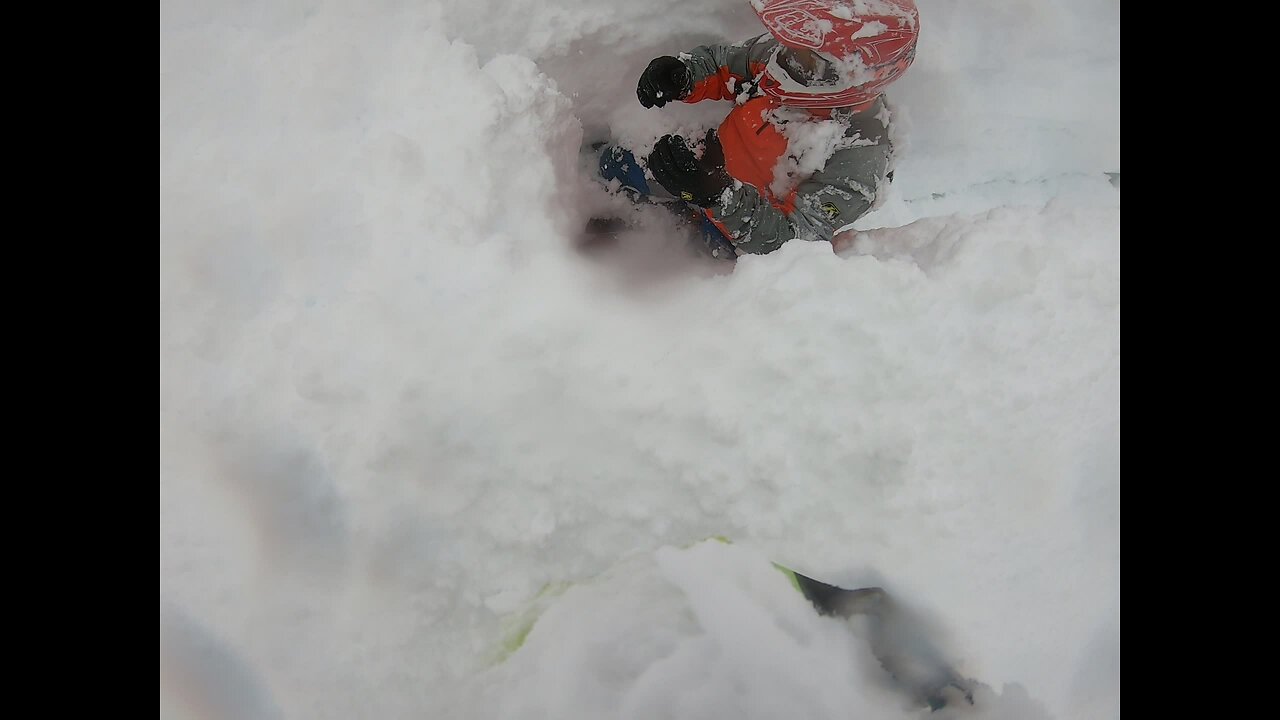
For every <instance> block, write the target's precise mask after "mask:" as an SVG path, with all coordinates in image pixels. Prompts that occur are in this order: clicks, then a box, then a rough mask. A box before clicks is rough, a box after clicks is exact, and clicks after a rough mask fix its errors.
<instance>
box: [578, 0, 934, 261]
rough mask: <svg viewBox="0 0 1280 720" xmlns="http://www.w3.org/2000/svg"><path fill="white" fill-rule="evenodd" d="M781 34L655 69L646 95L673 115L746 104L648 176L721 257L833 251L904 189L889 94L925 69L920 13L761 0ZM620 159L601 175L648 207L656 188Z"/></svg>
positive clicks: (674, 140)
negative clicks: (793, 247)
mask: <svg viewBox="0 0 1280 720" xmlns="http://www.w3.org/2000/svg"><path fill="white" fill-rule="evenodd" d="M751 5H752V7H753V9H754V10H755V12H756V14H757V15H758V16H759V17H760V20H761V22H762V23H763V24H764V26H765V28H766V29H767V30H768V32H766V33H764V34H762V35H760V36H758V37H755V38H751V39H749V40H747V41H745V42H743V43H741V44H739V45H704V46H700V47H696V48H694V49H692V50H690V51H688V52H684V53H680V54H679V56H669V55H668V56H663V57H659V58H656V59H654V60H653V61H652V62H650V63H649V65H648V67H647V68H645V70H644V73H643V74H642V75H641V76H640V80H639V83H638V84H637V88H636V95H637V97H638V98H639V100H640V104H641V105H643V106H644V107H646V108H651V107H659V108H661V107H663V106H664V105H665V104H666V103H668V102H675V101H680V102H686V103H696V102H701V101H703V100H733V101H734V102H735V107H734V108H733V110H731V111H730V112H729V114H728V116H727V117H726V118H725V119H724V122H722V123H721V124H720V127H719V128H718V129H717V130H712V131H710V132H708V133H707V135H706V137H705V138H704V139H703V140H702V142H701V143H697V144H693V143H690V142H689V141H687V140H686V139H685V138H683V137H680V136H679V135H666V136H664V137H662V138H661V139H659V140H658V142H657V144H656V145H655V146H654V148H653V151H652V152H651V153H650V154H649V155H648V157H647V158H645V162H644V163H643V164H644V165H645V166H646V167H647V168H648V171H649V175H650V176H651V177H652V179H653V180H655V181H656V182H657V184H658V185H660V186H661V187H662V188H663V189H665V190H666V191H667V192H669V193H670V194H671V195H672V196H673V197H674V198H680V199H682V200H684V201H685V202H686V203H689V204H690V205H692V206H694V207H695V208H696V210H697V212H698V213H699V215H700V216H701V218H702V225H703V236H704V239H705V240H706V241H707V243H708V246H709V250H710V252H711V254H712V255H713V256H715V257H736V256H737V255H741V254H744V253H756V254H763V253H769V252H772V251H774V250H777V249H778V248H779V247H781V246H782V244H783V243H785V242H787V241H789V240H794V239H797V238H799V239H802V240H826V241H828V242H830V241H832V239H833V238H834V237H835V236H836V235H838V234H839V233H840V232H841V231H842V230H844V229H847V228H848V227H849V226H850V225H851V224H852V223H853V222H854V220H857V219H858V218H859V217H861V216H862V215H864V214H865V213H866V212H867V211H869V210H871V209H872V208H873V207H875V206H876V203H877V200H878V199H879V198H880V197H881V193H882V191H883V190H884V187H885V185H886V184H887V183H888V181H889V180H890V179H891V155H892V147H891V145H890V141H889V110H888V108H887V107H886V105H885V100H884V95H883V93H884V91H885V88H886V87H888V86H889V85H890V84H891V83H893V82H894V81H895V80H897V79H898V78H900V77H902V75H903V73H904V72H906V70H907V68H908V67H910V65H911V62H912V60H914V59H915V52H916V39H917V37H918V35H919V30H920V22H919V13H918V11H917V10H916V7H915V2H914V0H751ZM635 166H636V163H635V158H634V157H633V156H632V155H631V153H629V152H628V151H627V150H625V149H622V148H619V147H611V148H607V149H606V150H605V152H604V153H603V154H602V156H601V173H602V175H604V177H605V178H606V179H611V178H618V179H620V180H621V181H622V184H623V185H624V186H626V187H629V188H630V189H632V190H634V191H636V192H638V193H640V194H641V195H648V194H649V193H650V186H649V184H648V177H646V176H644V175H643V174H642V173H640V172H638V171H637V170H636V169H635Z"/></svg>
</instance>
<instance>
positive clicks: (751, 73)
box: [680, 33, 778, 103]
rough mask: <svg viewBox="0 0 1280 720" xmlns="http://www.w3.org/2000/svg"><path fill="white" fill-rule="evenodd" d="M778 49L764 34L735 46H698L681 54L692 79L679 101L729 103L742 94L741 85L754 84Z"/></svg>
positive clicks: (770, 38)
mask: <svg viewBox="0 0 1280 720" xmlns="http://www.w3.org/2000/svg"><path fill="white" fill-rule="evenodd" d="M777 46H778V43H777V41H776V40H774V39H773V38H772V37H771V36H770V35H769V34H767V33H766V34H764V35H760V36H758V37H754V38H751V39H750V40H747V41H745V42H742V43H739V44H737V45H700V46H698V47H696V48H694V49H692V50H690V51H688V52H683V53H680V60H681V62H683V63H684V64H685V67H687V68H689V75H690V78H691V82H690V90H689V94H688V95H686V96H684V97H682V98H681V100H682V101H683V102H687V103H696V102H700V101H702V100H732V99H733V98H735V97H737V96H738V95H739V94H740V93H741V92H742V91H743V83H751V82H754V81H755V78H756V77H758V76H759V75H760V73H762V72H764V68H765V65H767V64H768V63H769V53H771V52H773V49H774V48H775V47H777Z"/></svg>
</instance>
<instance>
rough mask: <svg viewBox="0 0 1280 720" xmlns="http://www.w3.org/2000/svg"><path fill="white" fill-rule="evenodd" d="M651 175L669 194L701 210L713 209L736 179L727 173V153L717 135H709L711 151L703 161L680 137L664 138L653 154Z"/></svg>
mask: <svg viewBox="0 0 1280 720" xmlns="http://www.w3.org/2000/svg"><path fill="white" fill-rule="evenodd" d="M649 172H651V173H653V178H654V179H655V180H657V181H658V184H659V185H661V186H662V187H664V188H666V189H667V192H669V193H671V194H672V195H675V196H676V197H678V198H681V199H682V200H685V201H687V202H691V203H694V204H695V205H698V206H700V207H710V206H711V205H712V204H713V203H715V202H717V201H718V200H719V199H720V195H721V194H722V193H723V192H724V189H725V188H727V187H729V185H731V184H732V183H733V178H732V177H730V176H729V173H727V172H725V169H724V149H723V148H721V147H720V140H719V138H717V137H716V135H715V131H714V130H712V131H710V132H708V133H707V149H706V151H705V152H704V153H702V159H701V160H699V159H698V158H697V157H695V156H694V154H693V150H691V149H690V148H689V145H688V144H687V143H686V142H685V139H684V138H682V137H680V136H679V135H664V136H662V138H661V139H659V140H658V143H657V144H656V145H654V146H653V152H651V153H649Z"/></svg>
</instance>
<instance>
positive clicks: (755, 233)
mask: <svg viewBox="0 0 1280 720" xmlns="http://www.w3.org/2000/svg"><path fill="white" fill-rule="evenodd" d="M888 161H889V150H888V144H887V141H884V142H882V143H881V144H871V145H862V146H855V147H850V148H845V149H842V150H838V151H836V152H835V153H834V154H832V156H831V157H830V159H828V160H827V164H826V167H825V168H823V169H822V170H821V171H819V172H816V173H814V174H813V175H812V176H810V177H809V178H808V179H806V180H805V181H803V182H801V183H800V185H799V186H797V187H796V189H795V191H794V192H793V193H792V194H791V195H790V196H788V197H787V198H786V200H784V201H782V202H779V203H777V204H774V203H771V202H770V201H769V200H768V199H767V198H766V197H765V196H764V195H763V194H761V192H760V191H759V190H757V189H756V188H754V187H752V186H751V185H745V184H739V185H738V186H737V187H736V188H731V189H728V190H727V191H726V192H725V193H723V194H722V195H721V196H720V198H719V201H718V202H715V203H712V204H710V205H709V206H707V216H708V217H709V218H710V219H711V220H712V221H713V222H715V223H716V224H717V225H719V226H720V228H721V229H722V230H723V231H724V232H725V234H727V235H728V236H729V239H730V241H732V242H733V244H734V246H736V247H737V248H738V249H739V250H741V251H742V252H743V253H752V254H757V255H762V254H765V253H770V252H773V251H774V250H777V249H778V248H780V247H782V244H783V243H785V242H787V241H789V240H795V239H797V238H799V239H801V240H826V241H828V242H830V241H831V238H832V237H833V236H834V235H835V234H836V233H837V232H838V231H840V230H841V229H843V228H845V227H847V226H848V225H851V224H852V223H853V221H854V220H857V219H858V218H860V217H862V216H863V215H864V214H865V213H866V212H867V211H868V210H870V209H871V207H872V206H873V204H874V203H875V200H876V196H877V194H878V193H879V192H880V189H881V184H882V183H883V182H885V180H884V178H885V172H886V169H887V165H888Z"/></svg>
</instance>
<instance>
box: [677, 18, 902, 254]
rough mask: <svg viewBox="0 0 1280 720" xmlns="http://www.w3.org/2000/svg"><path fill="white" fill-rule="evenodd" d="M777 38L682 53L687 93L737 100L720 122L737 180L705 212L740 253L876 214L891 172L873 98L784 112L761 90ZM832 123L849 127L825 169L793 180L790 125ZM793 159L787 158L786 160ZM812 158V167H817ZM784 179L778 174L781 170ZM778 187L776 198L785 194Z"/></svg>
mask: <svg viewBox="0 0 1280 720" xmlns="http://www.w3.org/2000/svg"><path fill="white" fill-rule="evenodd" d="M778 48H779V43H778V41H777V40H776V39H774V38H773V37H772V36H771V35H769V34H767V33H766V34H764V35H761V36H759V37H756V38H752V39H750V40H747V41H746V42H744V43H742V44H739V45H704V46H700V47H697V48H694V49H693V50H690V51H689V52H686V53H681V54H680V56H679V57H680V60H681V61H682V62H684V64H685V66H686V67H687V68H688V69H689V72H690V79H691V84H690V91H689V93H688V94H687V95H686V96H685V97H684V98H682V99H683V101H684V102H688V103H694V102H699V101H702V100H735V101H736V102H737V103H738V104H737V106H736V107H734V109H733V110H732V111H731V112H730V113H729V115H728V117H726V118H725V120H724V122H723V123H721V125H720V128H719V131H718V134H719V139H720V144H721V146H722V147H723V148H724V158H725V170H726V171H727V172H728V173H729V175H730V176H732V177H733V178H734V179H735V180H737V181H738V182H737V183H735V184H734V185H733V186H730V187H729V188H728V189H726V191H725V192H724V193H723V194H722V195H721V196H720V199H719V201H718V202H715V203H713V204H712V205H711V206H710V207H708V208H706V215H707V217H708V218H709V219H710V220H711V221H712V222H713V223H715V225H716V226H717V227H719V228H720V229H721V230H722V231H723V232H724V234H725V235H726V236H727V237H729V238H730V240H731V241H732V242H733V243H734V245H735V246H736V247H737V248H738V250H739V251H741V252H743V253H756V254H763V253H768V252H772V251H774V250H777V249H778V248H779V247H781V246H782V244H783V243H785V242H787V241H788V240H793V239H796V238H799V239H802V240H827V241H830V240H831V239H832V237H833V236H834V235H835V234H836V233H837V232H839V231H840V230H842V229H845V228H846V227H847V226H849V225H850V224H852V223H853V221H854V220H856V219H858V218H859V217H861V216H862V215H863V214H865V213H866V212H867V211H868V210H870V209H871V208H872V207H873V205H874V204H875V202H876V199H877V197H878V195H879V193H880V192H881V190H882V187H883V185H884V184H885V183H886V176H887V174H888V172H889V169H890V168H889V164H890V156H891V152H892V149H891V146H890V143H889V133H888V127H887V122H888V116H889V113H888V110H887V108H886V107H885V103H884V98H883V97H882V96H880V95H875V96H871V97H869V98H867V99H866V100H865V101H864V102H861V103H860V104H859V106H858V111H856V112H855V111H854V109H852V108H835V109H813V110H800V109H797V108H787V109H786V111H785V112H780V110H782V108H783V106H782V105H780V104H779V101H778V100H777V99H775V98H772V97H768V96H765V95H763V94H762V93H761V92H760V91H759V89H758V83H759V81H760V78H761V77H762V75H763V74H764V72H765V69H766V67H769V64H770V61H771V59H773V56H774V52H775V50H777V49H778ZM810 121H811V122H834V123H838V124H839V125H840V126H843V128H844V130H843V136H842V138H841V141H840V142H837V143H834V144H833V147H832V151H831V154H830V155H829V156H828V157H827V158H826V161H825V163H819V164H820V165H821V168H822V169H821V170H819V171H817V172H814V173H813V174H811V175H809V176H808V177H805V178H802V179H800V181H799V182H798V183H789V182H787V178H786V177H785V175H786V173H785V170H783V171H779V166H780V165H782V167H783V168H785V167H787V165H788V164H790V165H794V156H793V154H792V153H789V150H792V151H794V149H793V148H790V147H789V146H790V144H791V141H790V140H789V139H788V133H787V131H788V128H787V127H786V125H787V123H789V122H799V123H803V122H810ZM789 156H791V158H792V159H791V160H789V159H788V158H789ZM811 160H812V159H811V158H810V159H807V161H806V163H805V164H806V166H813V165H817V164H815V163H812V162H811ZM779 174H781V175H783V177H777V175H779ZM779 193H780V194H779Z"/></svg>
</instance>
